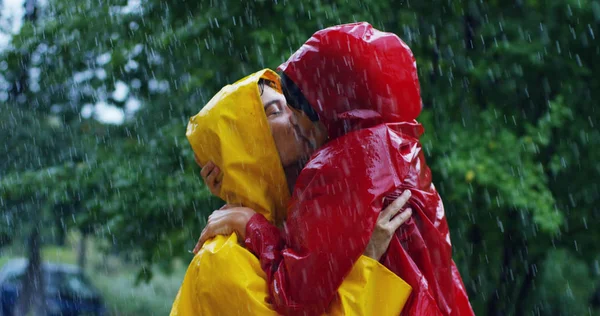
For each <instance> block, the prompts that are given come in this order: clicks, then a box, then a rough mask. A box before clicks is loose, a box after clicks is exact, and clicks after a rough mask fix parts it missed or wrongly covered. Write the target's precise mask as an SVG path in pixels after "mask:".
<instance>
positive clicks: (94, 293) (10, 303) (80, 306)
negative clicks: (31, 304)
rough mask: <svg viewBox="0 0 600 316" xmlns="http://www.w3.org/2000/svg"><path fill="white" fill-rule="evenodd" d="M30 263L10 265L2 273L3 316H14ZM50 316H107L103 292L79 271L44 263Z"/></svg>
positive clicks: (0, 299) (0, 301)
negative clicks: (101, 293) (22, 282)
mask: <svg viewBox="0 0 600 316" xmlns="http://www.w3.org/2000/svg"><path fill="white" fill-rule="evenodd" d="M27 262H28V261H27V260H26V259H14V260H10V261H8V262H7V263H6V264H5V265H4V266H3V267H2V269H1V270H0V315H4V316H9V315H13V311H14V309H15V307H16V305H17V301H18V299H19V292H20V290H21V288H22V285H21V281H22V280H23V279H24V277H25V270H26V269H27ZM42 271H43V273H44V282H45V288H46V310H47V312H48V315H65V316H67V315H68V316H71V315H72V316H79V315H81V316H83V315H104V314H105V307H104V304H103V302H102V297H101V295H100V292H99V291H98V290H97V289H96V288H95V287H94V286H93V285H92V284H91V282H90V281H89V279H88V278H87V277H86V276H85V275H84V274H83V272H82V271H81V269H79V267H77V266H74V265H69V264H57V263H43V264H42Z"/></svg>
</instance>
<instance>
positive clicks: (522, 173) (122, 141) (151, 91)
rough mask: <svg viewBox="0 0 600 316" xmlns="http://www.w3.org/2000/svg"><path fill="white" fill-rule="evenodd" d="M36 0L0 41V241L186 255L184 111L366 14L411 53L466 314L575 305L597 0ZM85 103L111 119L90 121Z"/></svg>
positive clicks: (197, 185) (584, 253) (203, 197)
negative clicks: (34, 235) (53, 231)
mask: <svg viewBox="0 0 600 316" xmlns="http://www.w3.org/2000/svg"><path fill="white" fill-rule="evenodd" d="M136 4H139V5H136ZM40 12H41V13H40V18H39V19H38V21H37V22H36V23H29V22H25V24H24V25H23V27H22V28H21V30H20V32H19V33H18V34H15V35H14V36H13V38H12V41H11V46H10V47H9V48H7V49H5V50H4V51H3V52H2V53H1V54H2V55H3V56H2V58H1V59H0V60H2V61H0V88H3V90H1V91H0V101H1V102H2V105H0V135H1V136H0V137H2V139H4V140H6V142H5V144H4V146H2V147H1V148H0V151H1V155H2V157H6V158H5V159H3V160H2V161H0V176H1V177H2V179H1V180H0V205H2V212H3V213H4V214H3V216H2V221H1V224H0V235H1V236H2V238H0V240H2V241H9V240H12V239H13V238H15V236H17V235H18V233H19V230H20V228H22V227H25V226H26V225H28V223H31V220H30V219H31V218H34V217H35V218H40V219H41V222H40V223H39V224H36V225H37V226H36V227H38V228H40V229H42V231H47V226H48V225H47V224H48V223H55V222H57V221H56V219H57V218H58V219H60V220H59V221H58V222H60V223H62V224H61V225H62V226H64V227H63V228H64V229H66V228H68V227H78V228H82V227H86V229H90V230H93V231H94V232H95V233H96V235H97V236H101V237H104V238H105V239H106V241H108V244H109V245H110V249H111V250H117V251H121V252H122V253H128V254H130V255H132V256H135V257H138V258H139V260H140V261H139V262H140V265H141V266H142V267H146V268H147V267H149V265H150V264H154V263H159V264H162V265H163V266H165V267H168V263H169V262H170V260H172V258H174V257H178V256H179V257H185V258H188V254H187V251H186V250H187V249H190V248H191V247H192V244H193V242H194V240H195V239H196V237H197V236H198V234H199V232H200V229H201V226H202V223H203V221H204V219H205V217H206V216H207V215H208V214H209V213H210V212H211V211H212V210H213V209H215V208H216V207H218V204H219V201H217V200H216V199H214V198H211V197H210V194H209V193H208V191H207V190H206V188H205V187H204V185H203V184H202V183H201V181H200V180H199V177H198V175H197V173H198V170H197V168H196V167H195V166H194V162H193V159H192V155H191V150H190V149H189V146H188V145H187V141H186V140H185V136H184V130H185V125H186V123H187V119H188V117H189V116H191V115H193V114H195V113H196V112H197V111H198V110H199V109H200V108H201V107H202V105H203V104H205V103H206V102H207V101H208V98H209V97H210V96H211V95H212V94H214V93H215V92H216V91H217V90H218V89H219V88H220V87H221V86H223V85H224V84H226V83H229V82H232V81H234V80H236V79H238V78H240V77H242V76H243V75H245V74H248V73H250V72H252V71H255V70H258V69H260V68H262V67H270V68H275V67H277V65H278V64H279V63H281V62H282V61H284V60H285V59H286V58H287V57H288V56H289V55H290V54H291V52H293V51H294V50H295V49H297V48H298V47H299V46H300V45H301V44H302V43H303V42H304V41H305V40H306V39H307V38H308V37H309V36H310V35H311V34H312V33H313V32H314V31H316V30H318V29H321V28H323V27H326V26H330V25H334V24H338V23H347V22H353V21H369V22H371V23H372V24H373V25H374V26H375V27H377V28H380V29H384V30H387V31H391V32H395V33H397V34H398V35H399V36H400V37H402V38H403V39H404V40H405V41H406V42H407V43H408V45H409V46H410V47H411V48H412V50H413V52H414V53H415V56H416V58H417V64H418V67H419V72H420V80H421V89H422V92H423V103H424V106H425V109H424V113H423V114H422V116H421V118H420V120H421V121H422V122H423V123H424V125H425V127H426V134H425V137H424V139H423V144H424V146H425V148H426V149H427V153H428V154H429V157H428V162H429V164H430V165H431V167H432V169H433V172H434V183H436V185H437V186H438V189H439V190H440V192H441V195H442V198H443V199H444V202H445V206H446V210H447V212H448V216H449V220H450V228H451V231H452V238H453V239H452V241H453V245H454V251H455V255H454V257H455V261H457V263H458V266H459V268H460V270H461V273H462V275H463V278H464V281H465V285H466V286H467V288H468V290H469V293H470V296H471V301H472V304H473V305H474V307H475V309H476V311H477V312H478V313H482V314H486V313H487V314H496V313H499V312H506V313H508V314H522V313H526V312H527V313H536V314H549V313H550V314H563V313H564V314H573V313H580V312H581V313H586V312H588V311H594V306H592V305H591V304H592V303H591V301H590V299H591V297H592V294H593V293H592V292H593V290H594V288H593V284H596V283H597V282H596V283H594V282H591V283H588V282H589V280H593V281H597V280H598V274H599V273H600V272H599V270H598V260H599V259H600V258H599V257H600V256H599V254H600V251H599V249H598V244H597V243H596V242H595V240H597V239H598V238H599V237H600V236H598V233H596V231H598V230H597V229H594V227H596V226H598V224H600V211H599V209H598V206H597V202H598V200H599V195H600V192H599V184H598V182H597V181H595V179H596V178H598V176H600V164H599V163H598V161H600V150H599V149H598V148H600V146H598V145H600V132H599V131H598V129H597V125H598V124H600V122H599V118H600V116H599V115H598V113H597V112H598V110H597V108H596V107H595V102H594V100H598V99H600V96H599V95H598V94H599V93H600V92H599V91H600V87H599V85H600V80H599V79H597V76H595V75H594V74H597V73H599V72H600V69H598V67H600V66H599V63H597V62H596V59H597V57H598V55H599V50H600V47H599V46H598V41H597V40H596V39H595V36H598V35H599V34H600V30H599V23H600V2H599V1H592V0H578V1H575V0H570V1H558V0H548V1H536V0H520V1H516V2H506V1H485V2H480V1H471V0H463V1H433V2H427V1H425V2H418V1H377V0H373V1H342V0H332V1H325V0H313V1H289V0H286V1H267V0H256V1H158V0H142V1H131V0H130V1H129V2H128V1H124V0H108V1H101V2H97V1H96V2H93V1H76V2H73V1H66V0H49V1H47V4H46V5H45V6H43V7H41V8H40ZM24 70H25V73H26V75H27V80H26V83H27V84H26V85H24V86H23V87H19V88H21V89H20V90H18V89H16V87H15V86H14V83H15V82H19V79H20V78H21V76H22V75H23V73H24ZM123 87H125V88H123ZM119 89H120V90H124V91H125V92H124V93H116V91H118V90H119ZM17 90H18V91H17ZM17 92H18V93H17ZM2 98H4V100H2ZM97 104H101V105H104V106H106V105H108V106H114V107H115V108H113V110H115V109H118V111H122V113H123V117H124V121H123V123H122V124H119V125H111V124H104V123H101V122H98V120H97V119H99V118H101V113H100V110H98V111H97V112H94V110H93V109H95V108H97V107H94V105H97ZM136 104H140V107H139V109H136V106H135V105H136ZM146 268H144V269H142V270H141V271H146V272H148V271H150V269H146ZM141 276H145V277H149V276H151V275H150V274H148V273H145V272H144V273H142V274H141ZM590 284H592V285H590Z"/></svg>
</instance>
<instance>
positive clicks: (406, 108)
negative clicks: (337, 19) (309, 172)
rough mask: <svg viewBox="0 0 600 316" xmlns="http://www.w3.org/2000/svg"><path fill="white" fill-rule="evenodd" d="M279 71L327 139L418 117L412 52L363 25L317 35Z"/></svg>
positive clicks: (339, 27) (394, 38) (418, 97)
mask: <svg viewBox="0 0 600 316" xmlns="http://www.w3.org/2000/svg"><path fill="white" fill-rule="evenodd" d="M278 69H279V70H280V71H281V72H282V76H287V77H288V78H289V79H291V81H292V82H293V83H295V84H296V85H297V86H298V88H299V89H300V91H301V92H302V94H303V97H304V98H306V100H307V101H308V103H310V105H312V108H313V109H314V110H315V111H316V112H317V114H318V116H319V120H320V121H322V122H323V123H324V124H325V126H326V127H327V130H328V132H329V137H330V138H337V137H339V136H341V135H344V134H347V133H348V132H350V131H353V130H357V129H362V128H367V127H372V126H376V125H378V124H381V123H400V122H414V120H415V119H416V118H417V117H418V116H419V114H420V113H421V109H422V103H421V92H420V86H419V79H418V73H417V65H416V61H415V58H414V56H413V53H412V51H411V50H410V48H409V47H408V45H406V43H404V42H403V41H402V40H401V39H400V38H399V37H398V36H397V35H396V34H393V33H388V32H382V31H379V30H377V29H374V28H373V27H372V26H371V25H370V24H369V23H366V22H358V23H350V24H343V25H337V26H333V27H329V28H326V29H323V30H320V31H318V32H316V33H315V34H314V35H313V36H312V37H311V38H310V39H309V40H308V41H306V43H304V45H302V47H300V49H298V50H297V51H296V52H295V53H294V54H293V55H292V56H291V57H290V58H289V59H288V60H287V61H286V62H285V63H283V64H282V65H280V66H279V68H278ZM284 90H285V89H284ZM414 123H416V122H414ZM420 133H422V131H421V132H418V131H417V134H419V135H420ZM414 136H415V137H418V135H414Z"/></svg>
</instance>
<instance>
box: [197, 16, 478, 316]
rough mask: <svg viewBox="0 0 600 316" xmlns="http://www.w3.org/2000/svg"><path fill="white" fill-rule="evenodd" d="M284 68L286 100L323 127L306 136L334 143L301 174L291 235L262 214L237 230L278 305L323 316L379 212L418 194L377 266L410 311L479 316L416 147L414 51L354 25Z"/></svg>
mask: <svg viewBox="0 0 600 316" xmlns="http://www.w3.org/2000/svg"><path fill="white" fill-rule="evenodd" d="M279 69H280V71H281V72H282V85H283V86H284V87H285V89H284V91H285V95H286V99H287V102H288V104H289V105H290V106H292V107H294V108H296V109H300V110H302V111H303V112H304V113H305V115H306V116H307V117H308V118H310V119H311V120H312V121H313V122H315V123H314V124H313V127H314V128H313V132H312V133H309V134H305V135H313V136H314V135H318V134H322V133H316V132H314V131H319V130H324V131H326V134H327V135H328V137H329V140H328V141H327V142H326V143H325V144H324V145H323V146H322V147H320V148H318V150H317V151H316V152H315V153H314V154H313V155H312V157H311V158H310V160H309V161H308V163H307V164H306V165H305V166H304V168H303V169H302V171H301V172H300V174H299V176H298V178H297V181H296V185H295V188H294V192H293V196H292V199H291V201H290V204H289V206H288V213H287V216H288V217H287V219H286V221H285V224H284V227H283V231H282V232H280V230H279V229H278V228H277V227H275V226H273V225H272V224H270V223H269V222H268V221H266V220H265V219H264V217H263V216H262V215H259V214H256V215H254V216H252V217H251V219H250V220H249V221H248V222H247V223H246V224H245V226H244V227H243V229H242V228H239V227H238V228H235V227H233V228H232V230H236V231H240V230H243V231H245V245H246V247H247V248H248V249H249V250H250V251H252V252H253V253H254V254H255V255H256V256H258V258H259V259H260V262H261V266H262V268H263V270H264V271H265V272H266V274H267V279H268V282H269V284H270V291H271V296H272V299H273V304H274V306H275V308H276V309H277V310H278V311H279V312H281V313H284V314H318V313H320V312H322V311H324V310H325V308H326V307H327V305H328V304H329V302H331V300H332V299H333V297H334V295H335V292H336V290H337V288H338V287H339V285H340V284H341V282H342V280H343V279H344V276H345V275H347V274H348V272H349V271H350V269H351V268H352V265H353V263H354V262H355V261H356V260H357V259H358V258H359V256H360V255H361V254H362V253H363V252H364V251H365V247H366V246H367V243H368V240H369V238H370V236H371V234H372V232H373V227H374V225H375V221H376V219H377V216H378V214H379V212H380V211H381V210H382V209H383V208H385V207H386V206H387V205H388V204H389V203H390V202H392V201H393V200H394V199H395V198H396V197H398V196H399V195H400V193H401V192H403V191H404V190H410V192H411V195H412V196H411V199H410V200H409V204H410V208H411V209H412V210H413V216H412V218H411V219H409V220H408V221H407V222H406V223H405V224H404V225H402V226H401V227H400V228H399V229H398V230H397V231H396V234H395V236H394V237H393V239H392V241H391V243H390V246H389V248H388V250H387V252H386V253H385V254H384V255H383V257H382V258H381V260H380V262H382V263H383V264H384V265H385V266H386V267H388V268H389V269H390V270H391V271H392V272H394V273H395V274H397V275H398V276H399V277H401V278H402V279H403V280H404V281H406V282H407V283H408V284H409V285H410V286H411V287H412V289H413V292H412V294H411V297H410V298H409V301H408V303H407V305H406V306H405V307H404V310H403V312H402V314H404V315H473V311H472V308H471V305H470V303H469V300H468V296H467V293H466V290H465V287H464V285H463V282H462V280H461V277H460V274H459V272H458V270H457V268H456V265H455V264H454V262H453V260H452V246H451V243H450V234H449V231H448V224H447V221H446V216H445V213H444V207H443V204H442V201H441V198H440V196H439V194H438V193H437V191H436V189H435V187H434V185H433V183H432V181H431V172H430V169H429V167H428V166H427V164H426V162H425V159H424V154H423V150H422V148H421V144H420V143H419V137H420V135H421V134H422V133H423V132H424V130H423V127H422V126H421V125H420V124H419V123H418V122H417V121H415V119H416V118H417V116H418V115H419V113H420V111H421V98H420V87H419V82H418V76H417V69H416V62H415V59H414V57H413V54H412V52H411V51H410V48H409V47H408V46H407V45H406V44H405V43H404V42H403V41H402V40H401V39H400V38H398V37H397V36H396V35H394V34H391V33H386V32H381V31H378V30H376V29H374V28H373V27H372V26H371V25H369V24H368V23H353V24H346V25H340V26H335V27H330V28H327V29H324V30H321V31H319V32H317V33H315V34H314V35H313V36H312V37H311V38H310V39H309V40H308V41H307V42H306V43H305V44H304V45H303V46H302V47H301V48H300V49H299V50H298V51H297V52H296V53H294V54H293V55H292V56H291V57H290V58H289V60H288V61H287V62H285V63H284V64H282V65H281V66H280V67H279ZM307 137H308V138H309V140H310V141H311V142H312V143H313V144H315V145H316V146H320V145H321V142H320V141H319V140H318V138H319V137H316V138H315V137H309V136H307ZM233 222H234V221H232V223H233ZM238 222H239V221H238ZM219 225H221V226H223V225H225V226H227V224H226V223H225V222H223V221H221V222H220V223H214V224H212V225H211V223H210V222H209V224H208V226H207V228H206V229H205V231H204V232H203V235H202V236H201V241H202V240H205V239H206V238H208V237H210V236H212V235H214V233H213V232H214V231H215V230H216V228H219V227H216V226H219ZM231 225H234V224H231ZM238 225H239V223H238ZM220 228H223V227H220ZM221 230H222V229H221Z"/></svg>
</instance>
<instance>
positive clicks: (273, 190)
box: [186, 69, 290, 223]
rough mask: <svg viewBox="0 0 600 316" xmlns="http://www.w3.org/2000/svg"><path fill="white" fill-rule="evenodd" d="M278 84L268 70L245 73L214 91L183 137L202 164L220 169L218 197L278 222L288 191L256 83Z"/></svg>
mask: <svg viewBox="0 0 600 316" xmlns="http://www.w3.org/2000/svg"><path fill="white" fill-rule="evenodd" d="M261 78H265V79H269V80H271V81H273V82H276V83H277V82H279V76H278V75H277V74H276V73H275V72H273V71H272V70H268V69H265V70H262V71H259V72H256V73H254V74H252V75H250V76H247V77H245V78H243V79H241V80H239V81H237V82H236V83H234V84H232V85H227V86H225V87H224V88H223V89H221V91H219V93H217V94H216V95H215V96H214V97H213V98H212V99H211V100H210V101H209V102H208V104H206V106H204V108H202V110H201V111H200V112H199V113H198V114H197V115H195V116H193V117H192V118H190V121H189V123H188V126H187V132H186V136H187V138H188V141H189V142H190V144H191V145H192V149H193V150H194V153H195V154H196V156H197V157H198V159H199V160H200V162H201V163H202V164H206V163H207V162H208V161H212V162H214V163H215V164H216V165H217V166H219V168H220V169H221V170H222V174H223V182H222V186H221V191H220V194H219V197H220V198H222V199H223V200H225V201H227V202H229V203H237V204H243V205H245V206H247V207H250V208H252V209H254V210H255V211H256V212H258V213H260V214H263V215H264V216H265V217H267V218H268V219H269V220H273V221H275V222H276V223H279V222H280V221H281V220H282V219H283V217H284V216H285V214H282V213H280V212H279V213H278V212H275V210H279V211H285V207H286V204H287V202H288V200H289V196H290V195H289V192H288V189H287V182H286V179H285V173H284V171H283V167H282V166H281V161H280V160H279V154H278V153H277V148H276V147H275V142H274V140H273V136H272V135H271V132H270V129H269V123H268V122H267V117H266V115H265V114H264V113H265V110H264V108H263V104H262V101H261V99H260V94H259V91H258V85H257V82H258V80H259V79H261Z"/></svg>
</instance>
